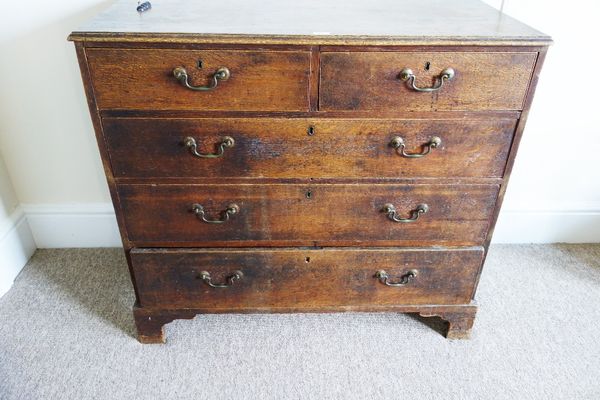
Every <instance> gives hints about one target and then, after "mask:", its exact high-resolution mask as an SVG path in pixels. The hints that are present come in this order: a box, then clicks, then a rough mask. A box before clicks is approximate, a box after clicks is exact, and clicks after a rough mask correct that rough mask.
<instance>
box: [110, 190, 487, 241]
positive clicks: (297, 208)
mask: <svg viewBox="0 0 600 400" xmlns="http://www.w3.org/2000/svg"><path fill="white" fill-rule="evenodd" d="M118 191H119V197H120V199H121V204H122V207H123V210H122V212H123V214H124V216H125V221H126V222H125V223H126V226H127V231H128V232H129V238H130V239H131V240H132V242H135V244H136V246H153V247H154V246H157V245H161V244H162V245H164V246H169V247H172V246H180V247H181V246H221V245H223V246H257V245H258V246H260V245H263V246H286V245H289V246H306V245H323V246H332V245H364V244H370V245H413V246H421V245H422V246H428V245H476V244H481V243H482V241H483V239H484V238H485V233H486V231H487V228H488V220H489V218H490V215H491V211H492V210H493V207H494V204H495V201H496V195H497V193H498V186H496V185H461V186H458V185H434V184H429V185H392V184H330V185H326V184H315V185H292V184H265V185H252V184H248V185H243V184H238V185H228V184H206V185H152V184H148V185H118ZM194 203H199V204H201V205H202V206H203V207H204V208H205V209H206V213H207V218H211V219H219V218H222V217H223V211H224V210H225V209H226V208H227V207H228V205H229V204H231V203H235V204H237V205H238V206H239V208H240V211H239V213H238V214H236V215H233V216H232V217H231V218H230V219H229V221H227V222H225V223H223V224H209V223H205V222H203V221H201V220H199V219H198V218H197V217H196V215H195V214H194V213H193V211H192V205H193V204H194ZM386 203H392V204H393V205H394V206H395V207H396V209H397V210H398V213H399V214H400V215H399V216H401V217H403V218H408V217H410V216H411V212H412V211H413V210H415V209H416V207H417V205H418V204H421V203H426V204H427V205H428V206H429V207H430V211H429V212H428V213H426V214H423V215H421V217H420V218H419V219H418V220H417V221H415V222H412V223H399V222H394V221H391V220H390V219H388V217H387V215H386V214H385V213H384V212H382V208H383V206H384V205H385V204H386Z"/></svg>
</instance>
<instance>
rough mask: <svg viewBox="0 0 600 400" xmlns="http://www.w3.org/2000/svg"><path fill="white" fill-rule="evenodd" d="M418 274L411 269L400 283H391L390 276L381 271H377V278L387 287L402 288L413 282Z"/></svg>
mask: <svg viewBox="0 0 600 400" xmlns="http://www.w3.org/2000/svg"><path fill="white" fill-rule="evenodd" d="M418 273H419V272H418V271H417V270H416V269H411V270H410V271H408V272H407V273H406V274H404V275H402V276H401V277H400V280H399V281H398V282H390V276H389V275H388V273H387V272H385V271H384V270H382V269H380V270H379V271H377V273H375V278H377V279H379V282H381V283H383V284H384V285H386V286H394V287H400V286H406V285H407V284H409V283H410V282H412V281H413V280H414V279H415V278H416V277H417V275H418Z"/></svg>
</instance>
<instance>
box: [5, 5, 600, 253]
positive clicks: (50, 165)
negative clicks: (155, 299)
mask: <svg viewBox="0 0 600 400" xmlns="http://www.w3.org/2000/svg"><path fill="white" fill-rule="evenodd" d="M340 1H341V0H340ZM488 2H489V3H491V4H493V5H495V6H499V5H500V3H501V1H498V0H488ZM109 3H110V1H101V0H77V1H75V0H54V1H51V2H48V1H41V0H30V1H23V2H17V1H5V2H3V4H2V13H1V14H0V18H1V20H0V54H1V58H0V88H2V90H1V91H0V148H1V149H2V152H3V154H4V158H5V162H6V166H7V169H8V171H9V174H10V176H11V178H12V181H13V184H14V190H15V192H16V194H17V197H18V198H19V200H20V201H21V203H23V204H24V206H23V209H24V210H25V213H26V214H27V215H28V217H29V221H30V224H31V226H32V228H33V231H34V235H35V236H36V240H37V242H38V246H40V247H53V246H78V245H85V246H88V245H118V244H119V240H118V235H117V233H116V223H115V221H114V216H113V215H112V209H111V206H110V204H109V202H110V199H109V195H108V190H107V187H106V183H105V179H104V176H103V172H102V168H101V163H100V158H99V155H98V151H97V149H96V144H95V140H94V136H93V131H92V124H91V121H90V118H89V115H88V110H87V105H86V102H85V97H84V93H83V87H82V84H81V79H80V75H79V69H78V66H77V61H76V57H75V51H74V49H73V45H72V43H68V42H67V41H66V37H67V35H68V33H69V32H70V31H72V30H73V29H75V28H76V27H77V26H78V25H79V24H80V23H81V22H83V21H84V20H85V19H87V18H88V17H90V16H92V15H94V14H95V13H97V12H98V11H99V10H101V9H103V8H104V7H106V6H107V5H108V4H109ZM132 3H135V1H134V0H132ZM457 4H458V3H457ZM599 4H600V3H598V2H596V1H595V0H573V1H570V2H569V3H568V6H565V3H564V2H548V1H542V0H506V1H505V2H504V10H505V12H507V13H509V14H511V15H513V16H515V17H517V18H519V19H522V20H523V21H525V22H527V23H529V24H530V25H532V26H534V27H536V28H538V29H540V30H542V31H544V32H546V33H548V34H550V35H552V36H553V37H554V40H555V42H556V44H555V45H554V46H553V47H551V49H550V52H549V54H548V57H547V61H546V65H545V67H544V71H543V73H542V76H541V79H540V84H539V86H538V92H537V95H536V99H535V101H534V104H533V108H532V111H531V114H530V118H529V122H528V126H527V129H526V131H525V135H524V139H523V142H522V147H521V150H520V152H519V156H518V157H517V160H516V165H515V168H514V171H513V175H512V178H511V184H510V185H509V189H508V193H507V196H506V199H505V206H504V208H503V212H502V214H501V217H500V221H499V225H498V227H497V230H496V239H497V240H498V241H504V242H506V241H509V242H510V241H512V242H540V241H541V242H544V241H600V179H598V178H597V173H598V172H597V171H598V170H600V162H599V161H598V158H597V156H596V155H597V154H600V140H599V137H600V130H599V129H600V121H599V114H600V113H598V112H596V110H595V106H596V105H597V104H598V101H597V100H596V94H597V93H598V92H599V90H600V80H598V79H595V74H596V73H597V69H598V65H600V63H599V61H600V60H599V52H598V51H597V48H598V45H597V43H596V40H597V38H598V37H600V28H599V25H600V24H598V23H597V21H596V20H595V19H596V17H597V16H598V15H600V5H599ZM100 221H101V222H100ZM98 224H100V225H101V228H99V229H90V226H94V227H96V226H98ZM82 238H83V239H82Z"/></svg>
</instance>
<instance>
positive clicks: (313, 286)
mask: <svg viewBox="0 0 600 400" xmlns="http://www.w3.org/2000/svg"><path fill="white" fill-rule="evenodd" d="M482 256H483V248H481V247H478V248H466V249H456V250H432V251H431V250H424V249H398V248H395V249H370V248H354V249H326V250H314V249H256V250H255V249H252V250H239V249H238V250H234V249H218V250H215V249H210V250H184V249H140V250H137V249H134V250H132V252H131V258H132V263H133V268H134V274H135V276H136V282H137V284H138V290H139V291H140V305H141V306H142V307H150V308H196V307H198V308H211V307H214V308H232V309H235V308H238V307H239V308H242V309H243V308H248V307H249V308H268V307H274V308H278V307H305V308H319V307H334V306H349V307H352V306H365V305H369V304H378V305H381V306H386V305H397V304H413V305H416V304H432V303H434V304H465V303H468V302H469V301H470V297H469V296H470V294H471V290H472V286H473V282H474V278H475V274H476V271H477V270H478V268H479V264H480V262H481V257H482ZM459 266H460V267H459ZM236 270H239V271H241V272H242V273H243V276H242V278H241V279H240V280H238V281H235V282H234V283H233V284H232V285H231V286H229V287H226V288H213V287H210V286H209V285H207V284H206V283H205V282H204V281H203V280H202V279H200V273H201V271H207V272H209V273H210V276H211V279H212V282H213V283H218V284H223V283H226V282H227V277H228V276H230V275H231V274H232V272H234V271H236ZM378 270H385V271H386V272H387V273H388V274H389V275H390V280H391V282H398V281H399V280H400V279H401V277H402V276H403V275H405V274H407V273H408V272H409V271H411V270H415V271H417V275H416V276H415V277H414V279H413V280H411V281H409V282H408V283H407V284H406V285H405V286H402V287H390V286H386V285H384V284H383V283H381V282H380V281H379V280H378V279H377V278H376V277H375V274H376V272H377V271H378Z"/></svg>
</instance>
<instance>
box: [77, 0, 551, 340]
mask: <svg viewBox="0 0 600 400" xmlns="http://www.w3.org/2000/svg"><path fill="white" fill-rule="evenodd" d="M70 39H71V40H73V41H74V42H75V46H76V50H77V56H78V58H79V65H80V68H81V73H82V77H83V81H84V86H85V90H86V94H87V98H88V103H89V107H90V112H91V115H92V120H93V123H94V127H95V131H96V136H97V141H98V145H99V149H100V153H101V156H102V159H103V163H104V169H105V172H106V177H107V180H108V185H109V188H110V193H111V195H112V199H113V203H114V206H115V211H116V214H117V220H118V223H119V228H120V231H121V236H122V240H123V245H124V248H125V252H126V255H127V261H128V263H129V267H130V273H131V278H132V281H133V284H134V288H135V292H136V298H137V301H136V304H135V306H134V316H135V320H136V324H137V328H138V332H139V340H140V341H142V342H144V343H155V342H163V341H164V333H163V326H164V324H166V323H169V322H171V321H172V320H174V319H180V318H193V317H194V316H195V315H197V314H198V313H222V312H223V313H224V312H239V313H246V312H315V311H317V312H325V311H327V312H336V311H397V312H413V313H419V314H421V315H423V316H440V317H441V318H443V319H444V320H446V321H447V322H448V331H447V336H448V337H451V338H463V337H466V336H468V334H469V332H470V330H471V327H472V325H473V321H474V318H475V313H476V310H477V306H476V304H475V302H474V300H473V299H474V296H475V291H476V287H477V282H478V279H479V276H480V273H481V268H482V265H483V262H484V260H485V254H486V251H487V248H488V246H489V243H490V240H491V235H492V231H493V227H494V224H495V221H496V218H497V215H498V212H499V209H500V206H501V203H502V197H503V194H504V192H505V190H506V184H507V180H508V176H509V174H510V170H511V167H512V164H513V160H514V157H515V154H516V150H517V147H518V144H519V140H520V137H521V135H522V132H523V128H524V125H525V120H526V118H527V113H528V110H529V106H530V104H531V101H532V96H533V92H534V88H535V84H536V81H537V77H538V75H539V72H540V69H541V66H542V62H543V59H544V55H545V53H546V49H547V46H548V45H549V43H550V39H549V38H548V37H547V36H545V35H543V34H541V33H539V32H537V31H535V30H533V29H531V28H529V27H527V26H526V25H523V24H521V23H519V22H517V21H515V20H513V19H511V18H510V17H507V16H505V15H502V14H500V13H499V12H497V11H495V10H494V9H492V8H490V7H488V6H486V5H483V4H481V3H478V2H475V1H470V0H465V1H459V2H445V3H444V2H438V1H435V0H423V1H409V0H403V1H392V0H375V1H370V2H359V1H355V0H351V1H347V2H344V6H343V7H339V5H338V6H336V4H335V3H334V2H323V1H313V0H311V1H306V2H291V1H290V2H286V1H283V2H281V1H278V2H274V1H261V2H257V1H255V0H251V1H242V0H231V1H224V2H219V3H211V2H184V1H182V0H174V1H170V2H169V1H158V0H157V1H154V2H153V7H152V9H151V10H149V11H146V12H144V13H141V14H140V13H138V12H137V11H136V10H135V4H134V5H133V6H132V4H131V2H128V1H119V2H117V3H115V4H114V5H113V6H112V7H111V8H109V9H108V10H107V11H106V12H104V13H103V14H101V15H99V16H98V17H97V18H96V19H94V20H92V21H91V22H90V23H88V25H86V26H84V27H83V28H82V29H80V30H79V31H77V32H74V33H73V34H72V35H71V36H70Z"/></svg>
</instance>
